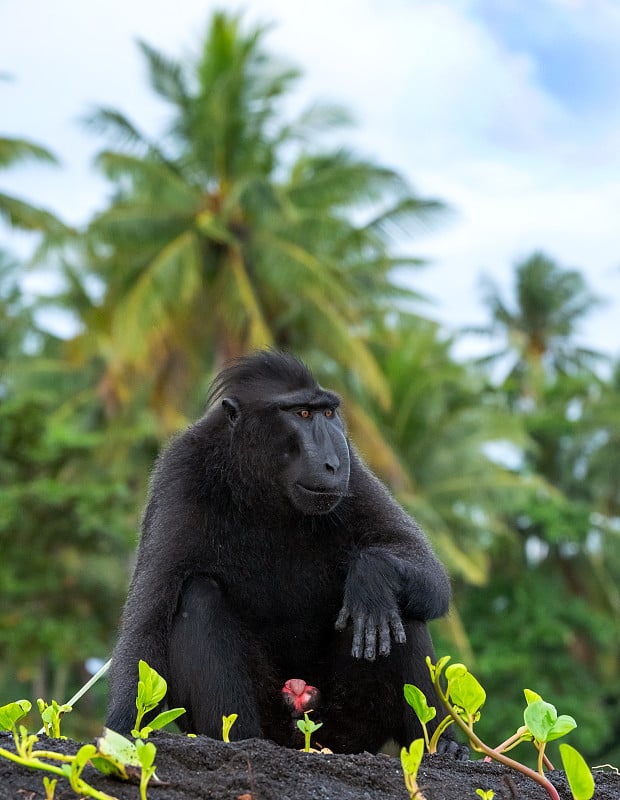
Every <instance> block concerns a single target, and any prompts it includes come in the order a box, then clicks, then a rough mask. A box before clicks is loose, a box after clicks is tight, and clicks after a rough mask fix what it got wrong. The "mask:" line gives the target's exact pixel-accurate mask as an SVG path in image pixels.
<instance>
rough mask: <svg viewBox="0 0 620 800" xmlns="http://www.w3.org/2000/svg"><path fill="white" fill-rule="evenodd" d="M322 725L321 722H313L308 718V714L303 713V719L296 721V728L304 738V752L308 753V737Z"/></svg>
mask: <svg viewBox="0 0 620 800" xmlns="http://www.w3.org/2000/svg"><path fill="white" fill-rule="evenodd" d="M322 725H323V723H322V722H313V721H312V720H311V719H310V717H309V716H308V712H307V711H304V718H303V719H298V720H297V727H298V728H299V730H300V731H301V732H302V733H303V735H304V738H305V744H304V752H306V753H309V752H310V737H311V736H312V734H313V733H314V732H315V731H318V729H319V728H320V727H321V726H322Z"/></svg>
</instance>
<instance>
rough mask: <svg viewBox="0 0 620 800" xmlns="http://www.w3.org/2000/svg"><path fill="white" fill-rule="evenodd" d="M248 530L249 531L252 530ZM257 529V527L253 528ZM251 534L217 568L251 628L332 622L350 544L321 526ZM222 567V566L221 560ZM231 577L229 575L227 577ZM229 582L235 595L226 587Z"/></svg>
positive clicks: (339, 600) (316, 625)
mask: <svg viewBox="0 0 620 800" xmlns="http://www.w3.org/2000/svg"><path fill="white" fill-rule="evenodd" d="M248 533H250V532H248ZM251 533H253V532H251ZM282 533H283V532H282V531H278V532H277V535H272V536H270V537H269V536H268V537H265V534H264V532H263V533H262V535H261V539H258V534H257V536H256V537H253V536H251V535H250V536H249V537H248V538H247V539H246V546H245V547H243V546H242V547H241V548H240V549H239V552H238V555H237V558H236V559H234V558H233V559H231V560H229V559H228V558H227V559H226V560H227V561H229V563H228V564H226V569H224V570H218V572H219V575H220V581H221V582H222V585H223V587H224V590H225V593H226V594H227V597H228V600H229V602H230V603H231V605H232V606H233V607H234V610H235V612H236V613H237V614H238V616H239V618H240V619H241V620H242V621H243V622H245V623H246V624H247V625H248V626H249V627H250V628H252V629H253V628H256V627H259V628H262V629H263V631H264V630H265V629H268V628H270V627H273V628H274V629H276V628H278V627H280V626H285V627H289V628H290V629H291V630H294V629H297V630H299V632H300V634H301V632H302V631H303V630H304V628H307V627H312V629H313V630H317V629H318V628H319V627H321V625H327V624H329V625H330V626H333V622H334V620H335V618H336V616H337V615H338V611H339V610H340V607H341V605H342V598H343V592H344V583H345V579H346V575H347V570H348V565H349V560H350V547H349V546H347V543H346V542H343V541H339V540H338V538H337V537H331V538H330V537H328V536H326V534H325V532H324V531H322V532H321V533H320V534H317V535H316V536H315V537H313V536H312V532H311V531H310V532H299V531H294V532H293V533H292V534H290V535H282ZM220 566H223V565H220ZM227 578H228V580H227ZM229 582H230V585H231V586H234V587H235V589H234V596H233V595H232V594H231V593H229V592H227V591H226V586H227V584H228V583H229Z"/></svg>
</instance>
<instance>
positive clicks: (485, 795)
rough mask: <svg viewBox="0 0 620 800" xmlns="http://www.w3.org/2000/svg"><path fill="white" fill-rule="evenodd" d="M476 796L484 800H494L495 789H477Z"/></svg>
mask: <svg viewBox="0 0 620 800" xmlns="http://www.w3.org/2000/svg"><path fill="white" fill-rule="evenodd" d="M476 794H477V795H478V797H481V798H482V800H493V798H494V797H495V792H494V791H493V789H476Z"/></svg>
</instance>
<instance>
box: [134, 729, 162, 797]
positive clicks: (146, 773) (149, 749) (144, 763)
mask: <svg viewBox="0 0 620 800" xmlns="http://www.w3.org/2000/svg"><path fill="white" fill-rule="evenodd" d="M136 750H137V753H138V758H139V760H140V766H141V767H142V772H141V774H140V800H146V787H147V786H148V785H149V781H150V780H151V778H152V777H153V775H154V774H155V753H156V752H157V751H156V749H155V745H154V744H153V742H143V741H142V740H140V739H138V741H137V742H136Z"/></svg>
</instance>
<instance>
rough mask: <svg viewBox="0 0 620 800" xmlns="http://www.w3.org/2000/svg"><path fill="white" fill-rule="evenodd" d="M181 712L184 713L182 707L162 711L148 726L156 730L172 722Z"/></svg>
mask: <svg viewBox="0 0 620 800" xmlns="http://www.w3.org/2000/svg"><path fill="white" fill-rule="evenodd" d="M183 714H185V709H184V708H170V709H168V711H162V712H161V714H158V715H157V716H156V717H155V719H152V720H151V721H150V722H149V727H150V729H151V730H153V731H158V730H159V729H160V728H164V727H165V726H166V725H169V724H170V723H171V722H174V720H175V719H177V718H178V717H180V716H182V715H183Z"/></svg>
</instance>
